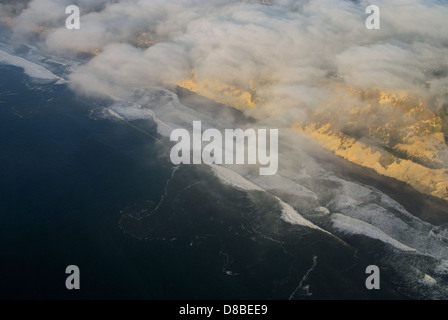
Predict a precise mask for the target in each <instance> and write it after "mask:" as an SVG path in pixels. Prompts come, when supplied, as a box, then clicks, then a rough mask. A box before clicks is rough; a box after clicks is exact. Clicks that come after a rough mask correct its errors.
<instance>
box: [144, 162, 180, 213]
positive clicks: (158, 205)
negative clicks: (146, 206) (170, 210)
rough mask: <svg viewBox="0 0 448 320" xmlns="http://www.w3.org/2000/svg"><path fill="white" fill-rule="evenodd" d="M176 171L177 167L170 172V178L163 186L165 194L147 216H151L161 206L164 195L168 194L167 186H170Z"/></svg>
mask: <svg viewBox="0 0 448 320" xmlns="http://www.w3.org/2000/svg"><path fill="white" fill-rule="evenodd" d="M177 169H179V166H175V167H174V168H173V172H171V177H170V178H169V179H168V180H167V181H166V184H165V193H164V194H163V195H162V197H161V198H160V201H159V203H158V204H157V206H156V207H155V208H154V209H152V210H151V212H150V213H149V214H148V215H151V214H153V213H154V212H156V211H157V209H159V207H160V206H161V205H162V203H163V200H164V199H165V197H166V195H167V194H168V185H169V184H170V182H171V180H173V177H174V174H175V173H176V171H177Z"/></svg>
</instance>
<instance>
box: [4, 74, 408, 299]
mask: <svg viewBox="0 0 448 320" xmlns="http://www.w3.org/2000/svg"><path fill="white" fill-rule="evenodd" d="M0 102H1V103H0V124H1V125H0V177H1V178H0V193H1V201H0V255H1V257H0V260H1V264H0V274H1V277H0V288H1V290H0V298H27V299H29V298H31V299H36V298H37V299H46V298H62V299H72V298H73V299H77V298H84V299H289V298H292V299H345V298H352V299H364V298H374V299H378V298H402V296H401V295H400V294H398V293H396V292H395V291H394V285H393V281H392V280H391V279H393V275H390V274H388V272H387V270H386V271H384V270H383V271H384V272H383V273H382V278H381V279H382V283H381V290H379V291H375V290H373V291H369V290H367V289H366V288H365V284H364V282H365V279H366V274H365V273H364V271H365V267H366V266H367V265H369V264H375V263H377V262H378V261H379V260H380V259H381V256H382V255H383V254H384V245H383V244H382V243H380V242H378V241H370V240H368V239H366V238H364V237H359V239H358V238H356V237H354V239H355V240H356V241H357V242H358V243H360V244H362V246H363V248H364V250H363V251H362V252H361V251H358V250H356V249H355V248H353V247H351V246H349V245H347V244H346V243H344V242H342V241H340V240H338V239H336V238H335V237H332V236H330V235H327V234H324V233H322V232H319V231H315V230H312V229H308V228H304V227H302V226H294V225H290V224H288V223H286V222H284V221H283V220H281V219H280V214H281V209H280V208H279V205H278V202H277V201H275V199H274V198H273V197H270V196H266V194H265V193H263V194H262V193H260V192H258V191H251V192H242V191H238V190H235V189H233V188H231V187H228V186H224V185H222V184H221V183H220V182H219V181H218V180H217V178H215V177H214V176H213V175H212V174H210V171H209V169H208V168H207V167H202V166H197V167H196V166H188V167H179V168H177V169H175V168H173V167H172V165H170V164H169V163H168V161H167V159H165V158H164V157H163V156H161V154H163V153H164V152H163V150H161V147H160V145H159V144H157V143H156V141H154V140H153V139H151V138H149V137H148V136H147V135H144V134H142V133H141V132H140V131H138V130H135V128H133V127H131V126H129V125H128V124H127V123H125V122H120V121H111V120H95V119H93V118H92V117H90V116H89V113H90V111H91V110H92V109H94V108H95V103H96V102H93V101H86V100H83V99H80V98H78V97H76V96H75V95H74V94H73V93H72V92H71V91H70V90H69V89H68V88H66V87H65V85H52V84H44V83H37V82H35V81H33V80H30V79H29V78H27V77H26V76H25V75H23V73H22V72H21V70H20V69H17V68H13V67H4V66H2V67H0ZM133 125H135V126H138V127H139V128H141V129H142V130H144V131H146V132H148V133H150V134H152V135H156V127H155V124H154V123H152V122H150V121H147V120H139V121H134V122H133ZM72 264H74V265H77V266H78V267H79V268H80V271H81V289H80V290H73V291H69V290H67V289H66V288H65V279H66V277H67V275H66V274H65V268H66V267H67V266H68V265H72Z"/></svg>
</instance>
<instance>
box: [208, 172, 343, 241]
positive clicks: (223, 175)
mask: <svg viewBox="0 0 448 320" xmlns="http://www.w3.org/2000/svg"><path fill="white" fill-rule="evenodd" d="M208 166H210V168H211V169H212V172H213V173H214V174H215V176H217V177H218V178H219V179H220V181H221V182H222V183H224V184H227V185H231V186H232V187H234V188H236V189H240V190H257V191H263V192H266V193H268V194H271V193H269V192H268V191H266V190H265V189H262V188H261V187H259V186H257V185H256V184H254V183H253V182H251V181H249V180H248V179H246V178H245V177H243V176H241V175H240V174H238V173H236V172H234V171H232V170H230V169H228V168H225V167H223V166H219V165H216V164H209V165H208ZM271 195H272V194H271ZM272 196H273V197H274V198H275V199H277V200H278V202H279V203H280V205H281V207H282V216H281V218H282V219H283V221H285V222H288V223H291V224H296V225H302V226H305V227H309V228H312V229H315V230H319V231H322V232H325V233H327V234H329V235H330V236H332V237H335V238H337V239H339V238H338V237H336V236H335V235H333V234H332V233H330V232H328V231H326V230H324V229H322V228H320V227H318V226H316V225H315V224H314V223H312V222H311V221H309V220H307V219H305V218H304V217H303V216H302V215H301V214H300V213H298V212H297V211H296V210H295V209H294V208H293V207H292V206H291V205H289V204H287V203H286V202H284V201H283V200H281V199H280V198H279V197H277V196H274V195H272ZM339 240H340V239H339Z"/></svg>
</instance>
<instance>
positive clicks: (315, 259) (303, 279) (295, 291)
mask: <svg viewBox="0 0 448 320" xmlns="http://www.w3.org/2000/svg"><path fill="white" fill-rule="evenodd" d="M316 266H317V256H313V264H312V265H311V268H309V269H308V271H307V272H306V273H305V275H304V276H303V278H302V280H300V283H299V285H298V286H297V287H296V289H295V290H294V291H293V292H292V293H291V295H290V296H289V299H288V300H292V299H294V297H295V295H296V293H297V291H298V290H299V289H305V290H306V294H307V296H311V295H312V293H310V292H309V286H306V287H303V283H304V282H305V281H306V280H307V279H308V276H309V274H310V273H311V272H312V271H313V270H314V268H316Z"/></svg>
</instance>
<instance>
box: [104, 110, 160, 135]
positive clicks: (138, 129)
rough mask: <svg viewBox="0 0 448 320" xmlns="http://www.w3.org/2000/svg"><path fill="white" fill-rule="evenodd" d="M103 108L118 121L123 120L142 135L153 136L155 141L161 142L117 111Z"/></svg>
mask: <svg viewBox="0 0 448 320" xmlns="http://www.w3.org/2000/svg"><path fill="white" fill-rule="evenodd" d="M105 109H106V110H107V112H108V113H109V114H110V115H111V116H113V117H114V118H116V119H118V120H120V121H123V122H125V123H127V124H128V125H129V126H131V127H132V128H134V129H135V130H137V131H139V132H141V133H143V134H144V135H146V136H148V137H151V138H153V139H154V140H155V141H157V142H159V143H161V144H163V142H162V140H160V139H159V138H157V137H155V136H153V135H152V134H150V133H148V132H146V131H145V130H142V129H140V128H139V127H137V126H135V125H133V124H132V123H131V122H130V121H128V120H126V119H125V118H123V117H122V116H120V115H119V114H118V113H116V112H115V111H113V110H111V109H109V108H105Z"/></svg>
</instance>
